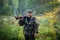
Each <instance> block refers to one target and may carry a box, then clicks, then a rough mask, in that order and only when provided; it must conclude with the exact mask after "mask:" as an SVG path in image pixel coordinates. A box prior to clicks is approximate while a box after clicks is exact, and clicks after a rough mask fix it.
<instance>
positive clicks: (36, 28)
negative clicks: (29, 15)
mask: <svg viewBox="0 0 60 40" xmlns="http://www.w3.org/2000/svg"><path fill="white" fill-rule="evenodd" d="M38 26H39V25H38V23H37V22H36V18H34V27H35V33H38Z"/></svg>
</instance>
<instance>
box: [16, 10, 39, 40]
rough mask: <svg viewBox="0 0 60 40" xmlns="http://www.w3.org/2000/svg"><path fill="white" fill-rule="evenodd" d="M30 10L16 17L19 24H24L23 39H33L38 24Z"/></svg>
mask: <svg viewBox="0 0 60 40" xmlns="http://www.w3.org/2000/svg"><path fill="white" fill-rule="evenodd" d="M32 12H33V11H32V10H28V11H27V14H26V16H23V17H16V19H20V20H19V25H20V26H23V25H24V31H23V33H24V36H25V40H35V35H36V34H37V33H38V24H37V23H36V18H35V17H33V16H32Z"/></svg>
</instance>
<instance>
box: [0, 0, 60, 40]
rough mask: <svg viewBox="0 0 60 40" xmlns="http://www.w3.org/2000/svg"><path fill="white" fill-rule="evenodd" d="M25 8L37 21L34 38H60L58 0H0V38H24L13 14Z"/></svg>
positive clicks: (22, 14)
mask: <svg viewBox="0 0 60 40" xmlns="http://www.w3.org/2000/svg"><path fill="white" fill-rule="evenodd" d="M27 9H32V10H33V16H34V17H36V19H37V22H38V23H39V29H38V31H39V33H38V35H37V36H36V37H35V39H36V40H60V0H0V40H25V39H24V34H23V26H19V24H18V21H19V20H16V19H15V16H24V15H25V14H26V10H27Z"/></svg>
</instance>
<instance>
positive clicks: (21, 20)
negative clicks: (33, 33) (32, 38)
mask: <svg viewBox="0 0 60 40" xmlns="http://www.w3.org/2000/svg"><path fill="white" fill-rule="evenodd" d="M18 24H19V25H20V26H23V25H24V17H23V19H20V20H19V22H18Z"/></svg>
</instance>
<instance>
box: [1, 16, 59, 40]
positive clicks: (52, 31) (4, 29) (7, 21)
mask: <svg viewBox="0 0 60 40" xmlns="http://www.w3.org/2000/svg"><path fill="white" fill-rule="evenodd" d="M0 19H1V20H0V40H24V34H23V26H19V25H18V21H16V20H15V19H14V18H13V17H12V18H11V17H3V18H0ZM38 22H39V24H40V25H39V33H38V36H36V40H56V39H57V36H58V38H59V37H60V36H59V35H60V33H59V34H56V33H58V32H56V29H57V28H55V27H53V26H52V27H49V26H48V25H49V24H48V22H47V21H44V20H43V21H42V20H39V21H38ZM44 24H45V25H44ZM57 26H59V25H57ZM58 28H59V29H60V27H58ZM59 32H60V31H59ZM57 40H58V39H57Z"/></svg>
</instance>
